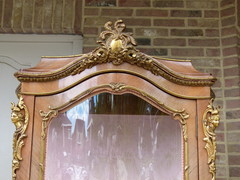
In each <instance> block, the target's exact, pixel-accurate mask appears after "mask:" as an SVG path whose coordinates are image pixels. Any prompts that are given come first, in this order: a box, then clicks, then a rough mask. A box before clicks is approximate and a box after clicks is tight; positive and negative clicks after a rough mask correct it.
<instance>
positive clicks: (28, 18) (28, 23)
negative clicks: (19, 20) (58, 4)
mask: <svg viewBox="0 0 240 180" xmlns="http://www.w3.org/2000/svg"><path fill="white" fill-rule="evenodd" d="M45 5H46V2H45ZM48 7H51V5H48V4H47V8H48ZM47 8H46V7H45V9H47ZM23 11H24V13H23V21H24V23H23V29H24V32H25V33H31V32H32V18H33V16H32V14H33V4H32V3H31V2H30V1H25V2H24V3H23ZM55 11H56V10H55ZM52 13H53V11H52ZM52 13H50V14H51V16H50V17H51V18H50V25H51V27H50V29H51V32H52V23H53V22H52ZM47 21H48V20H47V18H45V20H44V22H47Z"/></svg>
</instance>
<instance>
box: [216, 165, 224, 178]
mask: <svg viewBox="0 0 240 180" xmlns="http://www.w3.org/2000/svg"><path fill="white" fill-rule="evenodd" d="M216 171H217V172H216V175H217V177H218V176H226V175H227V170H226V167H222V166H218V167H217V168H216ZM217 180H219V179H217Z"/></svg>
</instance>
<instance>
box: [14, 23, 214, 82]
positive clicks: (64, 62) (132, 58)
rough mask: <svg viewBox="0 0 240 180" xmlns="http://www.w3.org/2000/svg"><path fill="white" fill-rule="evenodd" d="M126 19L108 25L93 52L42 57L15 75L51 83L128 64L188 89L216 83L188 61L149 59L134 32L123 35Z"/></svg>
mask: <svg viewBox="0 0 240 180" xmlns="http://www.w3.org/2000/svg"><path fill="white" fill-rule="evenodd" d="M124 30H125V24H124V23H123V22H122V20H118V21H116V22H115V24H114V26H113V27H112V23H111V22H108V23H106V24H105V31H103V32H102V33H101V34H100V36H99V38H100V40H99V41H98V43H99V44H100V45H101V46H100V47H98V48H96V49H95V50H93V51H92V52H90V53H87V54H82V55H74V56H64V57H63V56H62V57H42V60H41V62H40V63H39V64H38V65H37V66H36V67H34V68H29V69H25V70H21V71H18V72H17V73H16V74H15V76H16V77H17V78H18V80H19V81H22V82H47V81H53V80H58V79H61V78H65V77H67V76H74V75H76V74H80V73H82V72H83V71H84V70H86V69H91V68H92V67H94V66H97V65H99V64H106V63H111V64H112V65H113V66H114V67H115V66H121V65H122V64H124V63H128V64H129V65H132V66H138V67H140V68H143V69H145V70H146V71H149V72H151V73H152V74H154V75H156V76H161V77H163V78H165V79H167V80H169V81H171V82H173V83H176V84H180V85H186V86H211V85H213V83H214V82H215V81H216V79H215V78H213V77H212V76H210V75H209V74H204V73H200V72H198V71H197V70H195V69H194V68H193V66H192V65H191V62H190V61H188V60H173V59H165V58H160V57H159V58H157V57H152V56H148V55H146V54H144V53H142V52H140V51H139V50H138V49H137V48H135V46H136V41H135V39H134V38H133V37H132V34H131V33H125V32H123V31H124Z"/></svg>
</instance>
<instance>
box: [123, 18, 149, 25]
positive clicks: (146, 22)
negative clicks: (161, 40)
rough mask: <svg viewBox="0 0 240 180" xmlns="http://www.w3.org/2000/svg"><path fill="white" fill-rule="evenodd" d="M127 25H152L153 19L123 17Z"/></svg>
mask: <svg viewBox="0 0 240 180" xmlns="http://www.w3.org/2000/svg"><path fill="white" fill-rule="evenodd" d="M122 20H123V22H124V23H125V24H126V25H127V26H151V19H142V18H138V19H137V18H128V19H127V18H122Z"/></svg>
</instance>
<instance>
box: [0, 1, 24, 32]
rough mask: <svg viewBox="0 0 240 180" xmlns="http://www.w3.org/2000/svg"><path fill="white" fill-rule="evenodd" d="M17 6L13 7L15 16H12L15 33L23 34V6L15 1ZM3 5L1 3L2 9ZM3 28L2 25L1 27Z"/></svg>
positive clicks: (0, 15) (0, 14)
mask: <svg viewBox="0 0 240 180" xmlns="http://www.w3.org/2000/svg"><path fill="white" fill-rule="evenodd" d="M14 3H15V5H14V7H13V14H12V15H13V16H12V21H13V26H12V28H13V31H14V32H15V33H21V32H22V14H23V6H22V2H19V1H15V2H14ZM2 6H3V3H0V9H2ZM2 15H3V14H2V13H0V18H1V19H2ZM0 26H1V25H0ZM2 32H4V31H2Z"/></svg>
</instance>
